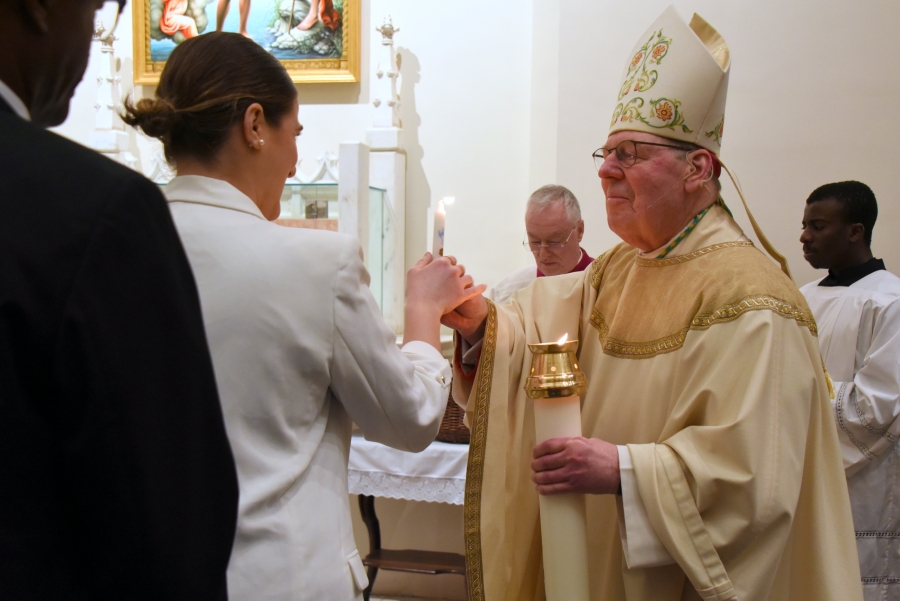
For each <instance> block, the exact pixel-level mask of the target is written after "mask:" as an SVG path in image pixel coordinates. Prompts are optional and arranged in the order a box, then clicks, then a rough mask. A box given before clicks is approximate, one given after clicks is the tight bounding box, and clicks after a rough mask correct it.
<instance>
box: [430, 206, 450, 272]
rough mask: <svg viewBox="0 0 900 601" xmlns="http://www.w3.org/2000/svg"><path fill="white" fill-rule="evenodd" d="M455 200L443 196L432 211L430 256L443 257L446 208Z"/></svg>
mask: <svg viewBox="0 0 900 601" xmlns="http://www.w3.org/2000/svg"><path fill="white" fill-rule="evenodd" d="M454 200H456V199H455V198H454V197H453V196H445V197H444V198H442V199H440V200H439V201H438V203H437V208H436V209H435V210H434V233H433V235H432V238H431V256H432V257H435V258H437V257H443V256H444V232H445V231H446V229H447V206H448V205H452V204H453V201H454Z"/></svg>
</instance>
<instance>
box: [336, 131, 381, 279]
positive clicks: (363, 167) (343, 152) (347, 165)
mask: <svg viewBox="0 0 900 601" xmlns="http://www.w3.org/2000/svg"><path fill="white" fill-rule="evenodd" d="M338 164H339V165H340V174H339V176H338V203H339V205H340V207H339V209H340V217H339V218H338V231H339V232H343V233H345V234H350V235H351V236H355V237H356V238H358V239H359V243H360V245H361V246H362V249H363V253H364V254H365V257H366V261H368V255H369V147H368V146H366V145H365V144H362V143H361V142H343V143H341V145H340V150H339V152H338ZM366 267H367V268H368V269H369V271H371V270H372V269H375V268H377V267H376V266H373V265H369V264H368V263H367V264H366Z"/></svg>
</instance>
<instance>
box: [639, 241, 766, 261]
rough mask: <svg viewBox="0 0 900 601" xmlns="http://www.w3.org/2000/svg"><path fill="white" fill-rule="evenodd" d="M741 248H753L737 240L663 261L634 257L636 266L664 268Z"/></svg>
mask: <svg viewBox="0 0 900 601" xmlns="http://www.w3.org/2000/svg"><path fill="white" fill-rule="evenodd" d="M741 246H753V242H750V241H749V240H746V241H744V240H737V241H735V242H721V243H719V244H713V245H712V246H706V247H704V248H701V249H699V250H695V251H694V252H691V253H687V254H684V255H678V256H677V257H666V258H665V259H655V258H648V257H641V256H638V257H635V262H636V263H637V264H638V265H641V266H643V267H666V266H668V265H678V264H680V263H687V262H688V261H693V260H694V259H697V258H699V257H702V256H704V255H708V254H709V253H711V252H715V251H717V250H722V249H724V248H737V247H741Z"/></svg>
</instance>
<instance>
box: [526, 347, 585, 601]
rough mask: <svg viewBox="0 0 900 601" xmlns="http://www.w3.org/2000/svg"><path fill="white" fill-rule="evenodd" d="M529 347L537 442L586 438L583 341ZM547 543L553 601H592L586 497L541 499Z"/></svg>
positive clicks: (547, 580) (544, 541)
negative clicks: (578, 351) (583, 427)
mask: <svg viewBox="0 0 900 601" xmlns="http://www.w3.org/2000/svg"><path fill="white" fill-rule="evenodd" d="M566 338H567V336H563V337H562V339H561V340H560V341H559V342H550V343H544V344H529V345H528V348H529V349H531V352H532V353H533V354H532V357H531V374H530V375H529V377H528V379H527V380H526V382H525V393H526V394H527V395H528V398H530V399H534V430H535V435H536V439H537V440H536V442H537V443H541V442H544V441H545V440H549V439H551V438H568V437H573V436H581V435H582V434H581V398H580V395H582V394H584V392H585V390H586V389H587V380H586V379H585V377H584V373H582V372H581V370H579V369H578V361H577V359H576V358H575V351H576V349H577V348H578V341H577V340H570V341H568V342H566ZM539 502H540V512H541V541H542V546H543V555H544V589H545V592H546V594H547V601H590V581H589V576H588V558H587V549H588V546H587V519H586V517H585V507H584V495H581V494H561V495H541V496H540V498H539Z"/></svg>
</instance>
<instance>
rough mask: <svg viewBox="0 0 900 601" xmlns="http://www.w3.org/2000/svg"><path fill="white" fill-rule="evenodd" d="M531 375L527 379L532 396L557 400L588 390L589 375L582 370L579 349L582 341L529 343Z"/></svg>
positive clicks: (529, 392) (528, 393) (527, 386)
mask: <svg viewBox="0 0 900 601" xmlns="http://www.w3.org/2000/svg"><path fill="white" fill-rule="evenodd" d="M528 348H529V349H531V353H532V356H531V375H530V376H528V379H527V380H526V381H525V394H526V395H528V398H530V399H554V398H560V397H568V396H580V395H582V394H584V392H585V391H586V390H587V378H585V377H584V373H583V372H582V371H581V370H580V369H578V360H577V359H576V358H575V351H576V350H578V341H577V340H569V341H568V342H562V343H559V342H543V343H540V344H529V345H528Z"/></svg>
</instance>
